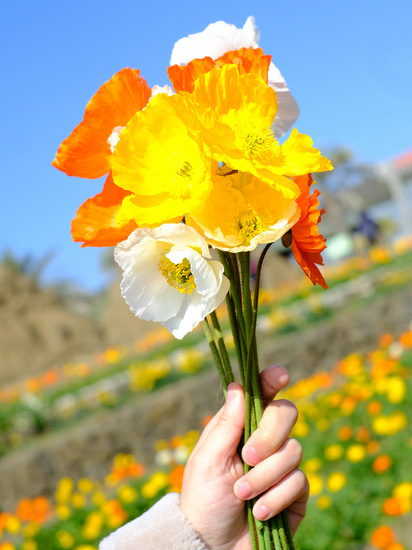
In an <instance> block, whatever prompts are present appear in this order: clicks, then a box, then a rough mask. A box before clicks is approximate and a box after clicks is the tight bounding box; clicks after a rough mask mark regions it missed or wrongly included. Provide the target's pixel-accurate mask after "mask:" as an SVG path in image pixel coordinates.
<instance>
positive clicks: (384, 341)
mask: <svg viewBox="0 0 412 550" xmlns="http://www.w3.org/2000/svg"><path fill="white" fill-rule="evenodd" d="M393 341H394V337H393V336H392V334H389V333H387V332H385V333H384V334H381V336H380V338H379V346H380V347H381V348H388V347H389V346H390V345H391V344H392V342H393Z"/></svg>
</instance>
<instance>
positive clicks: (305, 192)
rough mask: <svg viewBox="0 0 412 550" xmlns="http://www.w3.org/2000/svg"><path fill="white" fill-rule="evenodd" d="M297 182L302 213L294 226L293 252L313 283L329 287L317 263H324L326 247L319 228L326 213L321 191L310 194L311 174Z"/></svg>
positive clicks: (297, 179) (299, 178) (298, 179)
mask: <svg viewBox="0 0 412 550" xmlns="http://www.w3.org/2000/svg"><path fill="white" fill-rule="evenodd" d="M296 184H297V185H298V186H299V188H300V190H301V194H300V195H299V197H298V198H297V199H296V202H297V203H298V206H299V208H300V210H301V215H300V219H299V221H298V222H297V224H296V225H294V226H293V228H292V252H293V255H294V257H295V259H296V261H297V262H298V264H299V265H300V267H301V268H302V269H303V271H304V272H305V273H306V275H307V276H308V277H309V279H310V280H311V281H312V283H313V284H314V285H316V284H319V285H321V286H322V287H323V288H328V285H327V284H326V282H325V279H324V278H323V275H322V274H321V272H320V270H319V268H318V267H317V265H316V264H318V265H323V260H322V256H321V252H322V251H323V250H324V249H325V248H326V244H325V238H324V237H323V236H322V235H321V234H320V233H319V229H318V223H319V222H320V221H321V217H322V214H323V213H324V210H323V209H322V210H319V209H318V206H319V200H318V196H319V195H320V191H318V190H315V191H314V192H313V193H312V194H310V186H311V184H312V176H311V174H307V175H306V176H300V177H298V178H296Z"/></svg>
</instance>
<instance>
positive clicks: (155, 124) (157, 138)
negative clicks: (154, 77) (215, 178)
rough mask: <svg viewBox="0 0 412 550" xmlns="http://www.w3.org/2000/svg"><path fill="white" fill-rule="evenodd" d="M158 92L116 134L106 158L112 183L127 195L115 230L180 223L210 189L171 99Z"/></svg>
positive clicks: (203, 161)
mask: <svg viewBox="0 0 412 550" xmlns="http://www.w3.org/2000/svg"><path fill="white" fill-rule="evenodd" d="M179 97H180V96H173V97H170V96H168V95H167V94H158V95H157V96H155V97H154V98H153V99H152V100H151V101H150V102H149V104H148V105H147V107H146V108H145V110H144V111H138V112H137V113H136V114H135V115H134V116H133V117H132V118H131V120H130V121H129V123H128V124H127V126H126V127H125V128H124V130H122V133H121V139H120V141H119V143H118V144H117V146H116V149H115V151H114V153H113V155H112V156H111V166H112V173H113V180H114V182H115V184H116V185H117V186H118V187H121V188H123V189H125V190H127V191H130V192H131V193H132V194H130V195H128V196H126V197H125V198H124V199H123V202H122V204H121V206H120V207H119V210H118V212H117V215H116V223H117V225H119V226H121V225H123V224H124V223H127V222H128V221H129V220H134V221H135V222H136V223H137V225H139V226H140V227H149V226H153V225H156V226H158V225H161V224H162V223H164V222H168V221H172V220H173V221H180V220H181V219H182V218H183V216H184V215H185V214H186V213H187V212H190V211H191V210H192V209H193V208H194V207H196V206H197V205H198V204H200V203H201V202H202V201H203V200H204V199H205V198H206V197H207V195H208V194H209V192H210V190H211V188H212V182H211V174H212V171H213V170H212V167H213V166H215V169H217V163H215V162H213V161H211V160H210V159H207V158H206V157H205V156H204V155H203V153H202V152H201V150H200V149H199V147H198V145H197V142H196V141H195V139H193V138H191V137H190V136H189V135H188V133H187V130H186V126H185V124H184V122H183V121H182V120H181V118H180V117H179V116H178V115H177V113H176V111H175V109H174V106H173V100H174V101H176V100H178V98H179Z"/></svg>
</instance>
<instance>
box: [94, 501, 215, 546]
mask: <svg viewBox="0 0 412 550" xmlns="http://www.w3.org/2000/svg"><path fill="white" fill-rule="evenodd" d="M165 548H167V549H168V550H209V547H208V546H206V544H205V543H204V542H202V540H201V539H200V537H199V535H198V534H197V533H196V531H195V530H194V528H193V527H192V525H191V524H190V523H189V521H188V520H187V518H186V516H185V514H184V512H183V510H182V509H181V507H180V495H179V494H178V493H169V494H167V495H166V496H164V497H163V498H162V499H161V500H159V501H158V502H157V503H156V504H155V505H154V506H152V507H151V508H150V509H149V510H147V512H145V513H144V514H142V515H141V516H139V517H138V518H136V519H134V520H132V521H130V522H129V523H126V524H125V525H123V526H122V527H120V528H119V529H117V530H116V531H114V532H113V533H111V534H110V535H109V536H108V537H106V538H105V539H103V540H102V542H101V543H100V545H99V550H163V549H165Z"/></svg>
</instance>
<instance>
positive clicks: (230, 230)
mask: <svg viewBox="0 0 412 550" xmlns="http://www.w3.org/2000/svg"><path fill="white" fill-rule="evenodd" d="M299 216H300V210H299V208H298V206H297V204H296V202H295V201H293V200H290V199H286V198H285V197H284V195H283V194H282V193H281V192H280V191H278V190H276V189H273V188H271V187H270V186H269V185H267V184H266V183H264V182H262V181H260V180H259V179H258V178H256V177H254V176H252V175H251V174H247V173H244V172H237V171H233V170H231V169H230V168H229V167H227V166H224V167H223V168H222V169H220V170H219V171H218V173H217V175H216V176H214V178H213V190H212V192H211V194H210V195H209V197H208V199H207V200H206V201H204V202H203V203H202V204H200V205H199V206H198V207H197V208H195V209H194V210H192V212H190V215H188V216H187V217H186V223H187V224H188V225H191V226H193V227H194V228H195V229H197V231H198V232H199V233H200V234H201V235H203V236H204V238H205V239H206V241H207V242H208V243H209V244H211V245H212V246H214V247H215V248H219V249H221V250H228V251H230V252H234V253H236V252H241V251H246V250H253V249H254V248H256V246H257V245H258V244H260V243H270V242H274V241H277V240H279V239H280V238H281V237H282V236H283V235H284V234H285V233H286V232H287V231H288V230H289V229H291V228H292V227H293V225H294V224H295V223H296V222H297V221H298V219H299Z"/></svg>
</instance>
